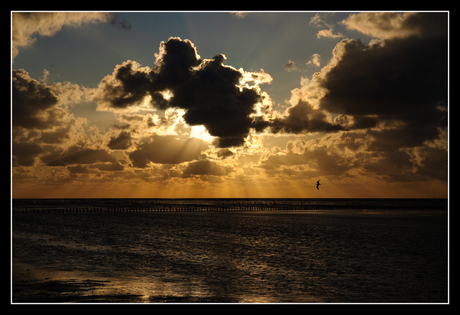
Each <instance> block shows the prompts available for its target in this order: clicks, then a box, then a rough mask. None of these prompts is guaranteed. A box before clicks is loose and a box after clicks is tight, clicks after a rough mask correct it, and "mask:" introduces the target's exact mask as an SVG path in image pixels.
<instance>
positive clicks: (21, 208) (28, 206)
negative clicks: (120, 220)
mask: <svg viewBox="0 0 460 315" xmlns="http://www.w3.org/2000/svg"><path fill="white" fill-rule="evenodd" d="M12 205H13V213H100V212H151V211H154V212H171V211H176V212H177V211H179V212H180V211H217V212H218V211H300V210H335V211H353V210H355V211H358V210H447V207H448V200H447V199H438V198H433V199H428V198H422V199H412V198H406V199H374V198H369V199H351V198H344V199H338V198H330V199H13V201H12Z"/></svg>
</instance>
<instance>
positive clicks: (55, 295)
mask: <svg viewBox="0 0 460 315" xmlns="http://www.w3.org/2000/svg"><path fill="white" fill-rule="evenodd" d="M118 291H119V289H118V288H116V287H114V284H113V283H112V281H110V280H108V279H101V278H96V279H94V278H93V279H90V278H86V277H81V276H80V277H78V275H76V274H75V273H70V272H49V271H46V270H39V269H36V268H34V267H33V266H31V265H27V264H23V263H20V262H14V263H13V303H69V302H84V303H85V302H86V303H107V302H124V303H139V302H150V301H145V300H144V299H143V298H142V297H143V296H142V295H139V294H132V293H130V292H126V290H120V292H118Z"/></svg>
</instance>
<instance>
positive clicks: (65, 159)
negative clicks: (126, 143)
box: [41, 146, 116, 166]
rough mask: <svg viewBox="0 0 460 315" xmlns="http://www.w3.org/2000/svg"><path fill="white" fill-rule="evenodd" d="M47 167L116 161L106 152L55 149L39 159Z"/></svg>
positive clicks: (81, 148) (86, 149) (88, 149)
mask: <svg viewBox="0 0 460 315" xmlns="http://www.w3.org/2000/svg"><path fill="white" fill-rule="evenodd" d="M41 159H42V161H43V162H45V163H46V165H48V166H66V165H71V164H93V163H96V162H112V163H115V162H116V160H115V158H114V157H113V156H111V155H110V154H109V153H108V152H107V151H105V150H102V149H90V148H83V147H79V146H71V147H70V148H68V149H67V150H62V149H55V150H53V151H52V152H50V153H48V154H46V155H44V156H42V157H41Z"/></svg>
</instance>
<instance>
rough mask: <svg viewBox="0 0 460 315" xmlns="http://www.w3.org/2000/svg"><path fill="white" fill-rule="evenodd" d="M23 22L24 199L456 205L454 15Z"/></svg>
mask: <svg viewBox="0 0 460 315" xmlns="http://www.w3.org/2000/svg"><path fill="white" fill-rule="evenodd" d="M12 17H13V24H12V25H13V30H12V43H13V51H12V58H13V60H12V68H13V74H12V91H13V94H12V104H11V106H12V123H13V125H12V187H13V197H14V198H37V197H40V198H61V197H62V198H72V197H73V198H86V197H87V198H98V197H105V198H112V197H113V198H136V197H144V198H149V197H151V198H191V197H197V198H232V197H235V198H245V197H248V198H257V197H258V198H270V197H274V198H291V197H292V198H310V197H311V198H344V197H359V198H366V197H396V198H399V197H447V190H448V182H447V167H448V160H447V156H448V128H447V114H448V103H447V100H448V98H447V82H448V81H447V67H448V65H447V60H448V59H447V40H448V39H447V13H405V14H399V13H398V14H397V13H390V12H385V13H372V12H371V13H369V12H367V13H358V14H350V13H346V12H341V13H338V14H331V13H315V12H305V13H298V14H295V15H294V14H293V13H253V12H249V13H244V14H242V13H235V14H233V13H225V12H223V13H208V14H202V13H201V14H198V13H196V14H193V13H174V14H173V13H163V14H162V13H145V14H141V13H137V15H136V14H135V13H131V14H123V13H117V14H114V13H78V14H75V13H60V14H51V13H49V14H47V13H32V14H24V13H22V12H15V13H12ZM160 17H161V19H159V18H160ZM160 20H161V23H162V24H161V25H160V24H149V23H160V22H159V21H160ZM178 21H183V23H182V24H181V23H178ZM181 25H183V27H182V26H181ZM160 26H162V27H160ZM181 27H182V28H181ZM243 29H244V30H245V31H244V32H243V31H242V30H243ZM275 29H276V30H279V31H274V30H275ZM147 30H149V31H148V32H147ZM217 30H219V31H221V32H224V31H225V32H227V34H226V36H224V38H223V37H222V34H220V33H216V32H217ZM146 32H147V33H146ZM149 32H151V33H153V35H152V36H154V38H155V39H157V38H158V41H156V42H155V43H154V45H153V44H152V43H151V42H152V38H149V37H148V35H147V34H149ZM357 38H361V40H358V39H357ZM225 39H226V40H225ZM145 41H148V42H149V44H145ZM82 43H83V44H84V43H87V45H82ZM74 44H75V46H74V48H73V49H74V50H76V51H75V52H73V51H72V46H73V45H74ZM77 44H80V45H77ZM77 46H78V47H77ZM303 46H305V47H308V49H311V50H306V49H307V48H298V47H303ZM302 49H305V51H302ZM67 50H69V53H68V54H63V53H62V52H64V51H67ZM59 51H60V52H61V53H60V54H58V52H59ZM74 53H75V55H73V54H74ZM55 54H56V57H55V58H51V57H52V56H54V55H55ZM58 55H59V57H58ZM64 55H65V58H64ZM49 56H51V57H49ZM149 58H150V59H149ZM37 60H38V61H37ZM292 82H294V83H292ZM295 82H297V83H295ZM283 99H284V101H283ZM319 179H320V180H321V184H322V185H321V187H320V190H317V189H316V188H315V183H316V181H317V180H319Z"/></svg>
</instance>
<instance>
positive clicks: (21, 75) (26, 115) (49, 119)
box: [12, 69, 64, 129]
mask: <svg viewBox="0 0 460 315" xmlns="http://www.w3.org/2000/svg"><path fill="white" fill-rule="evenodd" d="M12 92H13V126H14V127H23V128H27V129H34V128H35V129H48V128H51V127H53V126H55V125H59V124H60V120H59V117H60V116H62V115H63V114H64V110H63V109H58V108H55V105H56V104H57V103H58V97H57V96H56V94H55V93H54V92H53V91H52V89H51V88H50V87H49V86H47V85H46V84H45V83H41V82H39V81H37V80H34V79H32V78H30V77H29V74H28V73H27V72H26V71H25V70H23V69H20V70H13V87H12Z"/></svg>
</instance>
